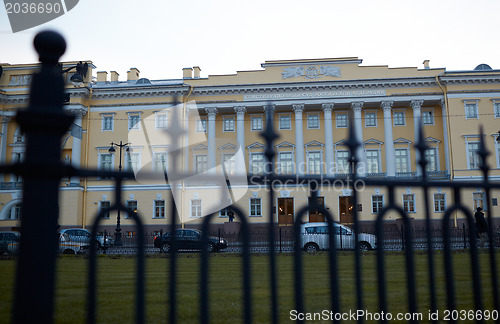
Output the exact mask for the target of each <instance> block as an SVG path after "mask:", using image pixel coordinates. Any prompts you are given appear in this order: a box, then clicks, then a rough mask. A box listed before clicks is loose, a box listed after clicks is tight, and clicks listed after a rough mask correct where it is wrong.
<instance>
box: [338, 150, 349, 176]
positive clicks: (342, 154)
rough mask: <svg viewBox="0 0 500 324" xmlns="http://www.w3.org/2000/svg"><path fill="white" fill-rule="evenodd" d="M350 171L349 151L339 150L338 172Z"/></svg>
mask: <svg viewBox="0 0 500 324" xmlns="http://www.w3.org/2000/svg"><path fill="white" fill-rule="evenodd" d="M348 172H349V151H337V173H338V174H345V173H348Z"/></svg>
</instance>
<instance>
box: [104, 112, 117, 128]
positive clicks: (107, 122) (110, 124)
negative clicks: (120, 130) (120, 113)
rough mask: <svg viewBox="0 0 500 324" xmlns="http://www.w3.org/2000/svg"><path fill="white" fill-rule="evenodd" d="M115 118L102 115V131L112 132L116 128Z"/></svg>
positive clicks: (111, 115) (109, 115) (110, 115)
mask: <svg viewBox="0 0 500 324" xmlns="http://www.w3.org/2000/svg"><path fill="white" fill-rule="evenodd" d="M114 120H115V116H114V115H113V114H102V115H101V121H102V125H101V131H103V132H104V131H112V130H113V128H114Z"/></svg>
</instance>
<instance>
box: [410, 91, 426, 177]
mask: <svg viewBox="0 0 500 324" xmlns="http://www.w3.org/2000/svg"><path fill="white" fill-rule="evenodd" d="M423 103H424V101H423V100H412V101H411V103H410V104H411V108H412V109H413V130H414V136H415V137H414V141H413V142H414V143H415V144H416V143H417V141H418V138H419V136H420V126H421V122H420V121H421V119H422V104H423ZM415 160H416V161H417V176H421V175H422V168H421V167H420V165H419V164H418V161H420V152H419V151H418V150H415Z"/></svg>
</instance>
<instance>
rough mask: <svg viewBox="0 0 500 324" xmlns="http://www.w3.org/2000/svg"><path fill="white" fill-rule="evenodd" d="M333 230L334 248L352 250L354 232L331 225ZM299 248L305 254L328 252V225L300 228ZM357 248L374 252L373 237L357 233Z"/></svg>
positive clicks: (337, 225) (374, 243) (344, 227)
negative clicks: (319, 251)
mask: <svg viewBox="0 0 500 324" xmlns="http://www.w3.org/2000/svg"><path fill="white" fill-rule="evenodd" d="M333 227H334V229H335V239H336V241H335V247H336V248H337V249H338V250H354V248H355V242H354V232H353V231H352V229H350V228H349V227H347V226H344V225H340V224H337V223H334V224H333ZM300 241H301V243H300V244H301V246H302V248H303V249H304V251H306V252H315V251H318V250H328V242H329V235H328V223H306V224H303V225H302V226H301V228H300ZM358 241H359V248H360V250H361V251H368V250H374V249H375V248H376V247H377V243H376V239H375V235H372V234H366V233H359V234H358Z"/></svg>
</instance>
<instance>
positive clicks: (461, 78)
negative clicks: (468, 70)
mask: <svg viewBox="0 0 500 324" xmlns="http://www.w3.org/2000/svg"><path fill="white" fill-rule="evenodd" d="M440 81H441V83H442V84H444V85H457V84H482V83H488V84H491V83H500V74H481V75H470V74H469V75H443V76H441V77H440Z"/></svg>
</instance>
